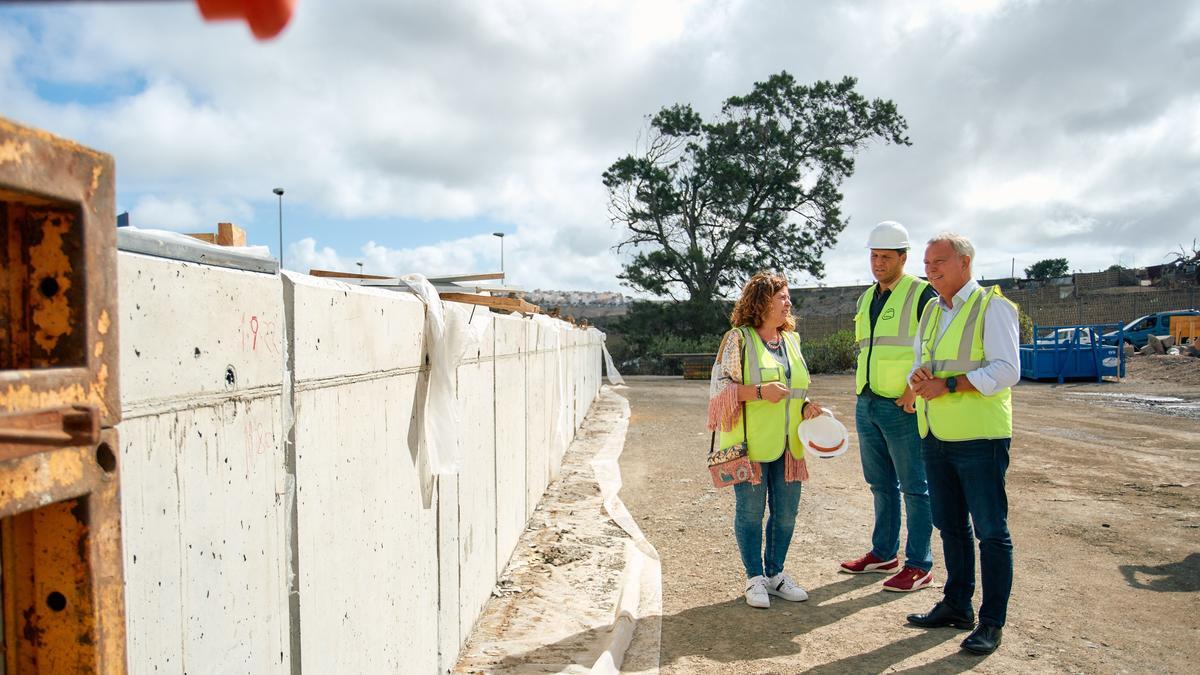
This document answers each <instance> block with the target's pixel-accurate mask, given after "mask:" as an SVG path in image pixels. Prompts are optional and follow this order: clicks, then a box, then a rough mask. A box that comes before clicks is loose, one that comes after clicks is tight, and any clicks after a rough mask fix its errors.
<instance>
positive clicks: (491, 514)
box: [458, 328, 497, 635]
mask: <svg viewBox="0 0 1200 675" xmlns="http://www.w3.org/2000/svg"><path fill="white" fill-rule="evenodd" d="M492 335H493V333H492V331H491V329H490V328H489V331H488V333H487V335H486V336H485V341H486V342H487V344H486V345H485V346H484V348H485V349H487V350H488V351H490V350H491V349H492V347H491V340H490V339H486V338H487V337H491V336H492ZM494 369H495V366H494V364H493V363H492V362H491V361H490V360H488V361H486V362H476V363H469V364H466V365H463V366H460V367H459V369H458V400H459V402H460V404H461V409H462V410H463V411H464V412H465V413H466V414H465V415H464V416H463V419H462V434H463V435H462V440H463V446H462V469H461V472H460V474H459V477H458V504H459V507H458V514H459V523H458V541H459V552H458V553H459V579H460V586H459V589H460V592H459V599H458V604H459V612H460V618H461V623H460V630H461V631H462V633H463V634H464V635H468V634H470V632H471V627H472V626H473V625H474V624H475V619H476V617H478V616H479V613H480V611H481V610H482V609H483V605H484V603H485V602H487V599H488V597H490V596H491V593H492V588H493V587H494V586H495V581H496V522H497V520H496V515H497V514H496V440H495V428H496V424H495V407H494V406H495V397H494V392H495V381H494V380H495V377H494V375H495V370H494Z"/></svg>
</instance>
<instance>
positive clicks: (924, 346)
mask: <svg viewBox="0 0 1200 675" xmlns="http://www.w3.org/2000/svg"><path fill="white" fill-rule="evenodd" d="M993 299H999V300H1000V301H1002V302H1008V299H1007V298H1005V297H1004V295H1003V294H1002V293H1001V292H1000V287H999V286H991V287H989V288H987V289H986V290H985V289H984V288H982V287H980V288H978V289H976V290H975V291H974V292H973V293H971V295H970V297H968V298H967V301H966V302H965V303H963V306H962V307H961V308H960V309H959V310H958V314H956V315H955V316H954V319H953V320H951V321H950V325H949V326H947V327H946V332H945V333H943V334H942V335H941V337H940V338H939V337H938V335H937V332H938V325H939V321H940V319H941V316H942V311H943V306H942V303H941V301H940V300H938V299H936V298H935V299H932V300H930V302H931V303H936V306H934V307H929V308H928V309H926V310H925V315H924V316H922V317H921V325H920V328H919V334H920V336H921V365H923V366H924V367H926V368H928V369H929V370H930V371H932V372H933V375H934V377H949V376H951V375H956V376H961V375H963V374H964V373H967V372H970V371H972V370H975V369H977V368H982V367H983V366H984V365H986V364H987V361H986V359H985V358H984V353H983V324H984V320H985V314H986V312H987V308H988V305H989V304H990V303H991V302H992V300H993ZM917 428H918V430H919V431H920V432H921V438H925V437H926V436H928V435H929V433H930V432H931V431H932V432H933V435H934V437H935V438H938V439H940V440H943V441H974V440H981V439H995V438H1012V389H1011V388H1009V387H1005V388H1004V389H1001V390H1000V391H998V392H996V393H995V394H992V395H991V396H984V395H983V394H981V393H979V392H977V391H967V392H955V393H953V394H951V393H946V394H943V395H941V396H939V397H937V398H935V399H932V400H929V401H926V400H925V399H923V398H920V397H917Z"/></svg>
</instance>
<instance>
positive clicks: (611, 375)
mask: <svg viewBox="0 0 1200 675" xmlns="http://www.w3.org/2000/svg"><path fill="white" fill-rule="evenodd" d="M593 330H596V329H593ZM596 332H597V333H600V340H601V342H600V349H603V350H604V370H605V372H607V373H608V383H609V384H611V385H612V386H614V387H620V386H624V385H625V378H623V377H621V374H620V373H618V372H617V365H616V364H615V363H613V357H612V354H609V353H608V341H607V340H605V339H604V338H605V337H606V336H605V335H604V333H603V332H602V331H599V330H596Z"/></svg>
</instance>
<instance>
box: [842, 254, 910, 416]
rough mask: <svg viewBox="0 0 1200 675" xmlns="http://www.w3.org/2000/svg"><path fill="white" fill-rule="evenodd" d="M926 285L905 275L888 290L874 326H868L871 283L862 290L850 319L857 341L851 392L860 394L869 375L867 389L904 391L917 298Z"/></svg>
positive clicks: (896, 394) (897, 393)
mask: <svg viewBox="0 0 1200 675" xmlns="http://www.w3.org/2000/svg"><path fill="white" fill-rule="evenodd" d="M928 286H929V284H928V283H927V282H924V281H921V280H920V279H917V278H916V277H914V276H912V275H910V274H905V275H904V276H902V277H901V278H900V281H898V282H897V283H896V286H895V287H894V288H893V289H892V293H891V295H890V296H889V297H888V300H887V302H886V303H884V305H883V309H882V311H880V313H879V318H878V319H876V321H875V326H874V327H872V326H871V300H872V297H873V295H874V290H875V286H871V287H870V288H868V289H867V290H866V292H865V293H863V295H862V297H860V298H859V301H858V313H857V314H856V315H855V318H854V332H855V338H856V339H857V340H858V362H857V367H856V368H855V373H854V380H855V383H854V384H855V392H856V393H859V394H861V393H862V392H863V389H865V388H866V386H867V378H868V374H869V376H870V386H871V391H873V392H875V393H876V394H879V395H880V396H886V397H888V398H899V397H900V395H901V394H903V393H904V387H905V386H906V384H907V379H908V373H909V371H910V370H912V363H913V342H915V337H916V335H919V332H918V331H917V314H918V313H919V310H920V307H919V303H918V300H917V299H918V298H920V297H921V294H922V293H924V292H925V289H926V288H927V287H928Z"/></svg>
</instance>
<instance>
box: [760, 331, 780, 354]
mask: <svg viewBox="0 0 1200 675" xmlns="http://www.w3.org/2000/svg"><path fill="white" fill-rule="evenodd" d="M782 340H783V336H782V335H776V336H775V339H774V340H763V342H764V343H766V345H767V349H770V350H771V351H779V344H780V342H781V341H782Z"/></svg>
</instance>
